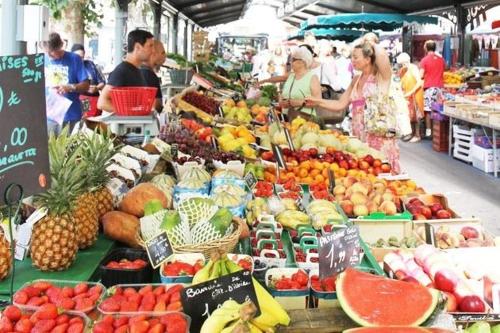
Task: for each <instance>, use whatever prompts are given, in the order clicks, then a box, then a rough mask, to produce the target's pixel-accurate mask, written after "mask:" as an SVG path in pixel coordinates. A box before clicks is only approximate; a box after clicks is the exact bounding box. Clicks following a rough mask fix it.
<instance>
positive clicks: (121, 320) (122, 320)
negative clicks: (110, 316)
mask: <svg viewBox="0 0 500 333" xmlns="http://www.w3.org/2000/svg"><path fill="white" fill-rule="evenodd" d="M123 325H125V326H127V325H128V317H118V318H116V319H115V321H114V322H113V327H114V328H118V327H122V326H123Z"/></svg>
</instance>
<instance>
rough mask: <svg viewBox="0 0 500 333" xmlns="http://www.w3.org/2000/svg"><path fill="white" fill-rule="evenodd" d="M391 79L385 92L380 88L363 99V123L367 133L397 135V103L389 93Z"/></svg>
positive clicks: (383, 135) (390, 136)
mask: <svg viewBox="0 0 500 333" xmlns="http://www.w3.org/2000/svg"><path fill="white" fill-rule="evenodd" d="M392 85H393V83H392V79H391V83H390V86H389V89H388V91H387V92H383V91H381V90H380V89H378V91H377V92H376V93H375V94H373V95H371V96H369V97H367V98H366V100H365V112H364V125H365V131H366V132H367V133H370V134H373V135H377V136H381V137H387V138H392V137H395V136H396V135H397V116H396V114H397V104H396V101H395V98H394V96H392V95H391V91H392V90H393V89H392Z"/></svg>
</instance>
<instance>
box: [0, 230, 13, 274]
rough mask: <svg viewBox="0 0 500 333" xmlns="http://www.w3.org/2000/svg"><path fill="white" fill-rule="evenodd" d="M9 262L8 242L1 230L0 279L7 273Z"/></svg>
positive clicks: (10, 257) (10, 256) (10, 259)
mask: <svg viewBox="0 0 500 333" xmlns="http://www.w3.org/2000/svg"><path fill="white" fill-rule="evenodd" d="M11 264H12V255H11V252H10V243H9V242H8V241H7V238H5V235H4V234H3V232H0V280H3V279H5V278H6V277H7V275H9V272H10V268H11Z"/></svg>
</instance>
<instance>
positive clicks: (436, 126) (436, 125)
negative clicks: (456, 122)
mask: <svg viewBox="0 0 500 333" xmlns="http://www.w3.org/2000/svg"><path fill="white" fill-rule="evenodd" d="M448 134H449V122H448V120H441V121H440V120H433V121H432V149H433V150H434V151H437V152H446V151H448V147H449V142H448V141H449V140H448Z"/></svg>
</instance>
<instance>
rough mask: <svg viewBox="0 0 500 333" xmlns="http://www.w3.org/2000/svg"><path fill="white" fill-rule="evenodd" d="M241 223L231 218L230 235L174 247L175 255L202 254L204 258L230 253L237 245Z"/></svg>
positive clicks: (235, 218) (239, 220)
mask: <svg viewBox="0 0 500 333" xmlns="http://www.w3.org/2000/svg"><path fill="white" fill-rule="evenodd" d="M242 223H246V222H245V221H243V220H242V219H240V218H237V217H233V226H234V230H233V232H232V233H231V234H230V235H227V236H225V237H222V238H221V239H217V240H213V241H211V242H207V243H203V244H187V245H183V246H179V247H174V252H175V253H203V255H204V256H205V257H206V258H210V255H211V254H212V253H214V252H218V253H221V252H225V253H229V252H231V251H232V250H233V249H234V248H235V247H236V244H238V240H239V238H240V234H241V231H242V229H243V227H242V225H241V224H242Z"/></svg>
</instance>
